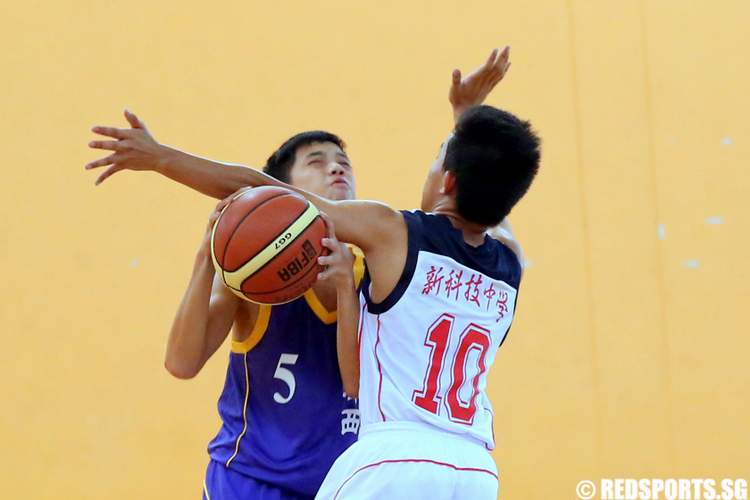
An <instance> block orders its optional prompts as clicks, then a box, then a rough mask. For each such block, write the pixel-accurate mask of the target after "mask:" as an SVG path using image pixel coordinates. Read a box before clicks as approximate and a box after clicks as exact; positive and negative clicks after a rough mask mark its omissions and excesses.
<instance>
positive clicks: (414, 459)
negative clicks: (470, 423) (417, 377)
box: [315, 422, 499, 500]
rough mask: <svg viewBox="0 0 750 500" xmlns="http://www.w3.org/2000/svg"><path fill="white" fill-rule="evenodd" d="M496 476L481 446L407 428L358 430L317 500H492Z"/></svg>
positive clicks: (416, 426)
mask: <svg viewBox="0 0 750 500" xmlns="http://www.w3.org/2000/svg"><path fill="white" fill-rule="evenodd" d="M498 487H499V483H498V473H497V467H496V466H495V462H494V460H492V457H491V456H490V453H489V452H488V451H487V448H486V447H485V446H484V444H483V443H481V442H479V441H476V440H474V439H472V438H468V437H465V436H458V435H455V434H450V433H448V432H444V431H440V430H437V429H435V428H433V427H427V426H423V425H421V424H417V423H412V422H383V423H377V424H371V425H368V426H366V427H363V428H362V429H361V430H360V434H359V441H357V442H356V443H354V444H353V445H352V446H351V447H349V449H348V450H346V451H345V452H344V453H343V454H342V455H341V456H340V457H339V458H338V459H337V460H336V462H334V464H333V467H331V470H330V471H329V472H328V475H327V476H326V478H325V480H324V481H323V485H322V486H321V487H320V491H318V494H317V495H316V497H315V498H316V499H317V500H333V499H335V500H345V499H350V500H354V499H356V500H368V499H373V500H376V499H377V500H383V499H388V500H390V499H399V498H404V499H408V500H419V499H428V500H451V499H456V500H465V499H471V500H485V499H486V500H496V499H497V493H498Z"/></svg>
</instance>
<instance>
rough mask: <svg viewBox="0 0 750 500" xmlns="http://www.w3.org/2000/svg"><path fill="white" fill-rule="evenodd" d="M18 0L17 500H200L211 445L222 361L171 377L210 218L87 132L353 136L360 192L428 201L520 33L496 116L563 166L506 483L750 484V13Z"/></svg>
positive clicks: (537, 274) (214, 145) (6, 83)
mask: <svg viewBox="0 0 750 500" xmlns="http://www.w3.org/2000/svg"><path fill="white" fill-rule="evenodd" d="M315 3H318V4H319V5H314V4H315ZM376 6H377V7H376ZM2 10H3V14H2V15H1V16H0V42H2V47H3V50H2V51H0V67H1V68H2V73H3V77H2V83H0V89H1V90H2V91H1V92H0V113H1V114H2V120H0V137H2V144H3V154H2V156H3V166H2V173H3V180H2V182H1V183H0V191H1V193H0V194H1V195H2V196H1V197H0V199H1V200H2V212H3V217H2V219H1V220H0V230H1V233H0V234H2V237H3V243H2V245H0V259H1V260H2V263H3V267H2V269H3V270H2V282H3V285H4V286H3V290H4V291H3V292H2V301H0V317H1V318H2V323H1V324H2V328H3V349H2V350H1V351H0V380H2V394H3V406H2V411H0V439H1V441H2V444H3V452H2V454H0V470H2V471H3V479H0V491H2V492H3V495H2V496H3V497H7V498H10V497H15V498H80V499H88V498H91V499H94V498H111V499H118V498H123V499H124V498H196V497H197V495H198V494H199V493H198V492H199V488H200V484H201V477H202V474H203V471H204V467H205V464H206V454H205V446H206V443H207V442H208V440H209V439H210V438H211V437H212V436H213V434H214V432H215V431H216V430H217V425H218V420H217V416H216V413H215V401H216V398H217V397H218V393H219V390H220V387H221V384H222V382H223V374H224V369H225V363H226V356H227V348H226V346H225V347H224V348H223V349H222V351H220V352H219V353H218V354H217V355H216V356H215V357H214V359H212V360H211V361H210V362H209V364H208V365H207V367H206V368H205V370H204V371H203V372H202V373H201V375H200V376H199V377H198V378H197V379H195V380H192V381H189V382H181V381H177V380H174V379H172V378H170V377H169V376H168V374H167V373H166V371H165V370H164V369H163V367H162V359H163V358H162V356H163V348H164V344H165V338H166V333H167V330H168V327H169V325H170V322H171V319H172V314H173V312H174V310H175V308H176V306H177V304H178V301H179V299H180V297H181V293H182V291H183V288H184V286H185V285H186V283H187V278H188V276H189V271H190V269H191V265H192V259H193V255H194V251H195V249H196V248H197V245H198V242H199V239H200V236H201V234H202V231H203V228H204V225H205V220H206V216H207V215H208V213H209V211H210V209H211V207H212V206H213V202H212V201H210V200H208V199H205V198H202V197H200V196H198V195H195V194H193V193H191V192H188V191H187V190H185V189H182V188H180V187H177V186H175V185H172V184H170V183H169V182H168V181H166V180H164V179H162V178H158V177H157V176H156V175H154V174H134V173H130V172H127V173H123V174H118V175H117V176H116V177H114V178H112V179H111V180H110V181H107V182H106V183H105V184H104V185H102V186H100V187H98V188H94V186H93V180H94V176H93V175H92V174H91V173H86V172H84V171H83V168H82V167H83V165H84V163H86V162H87V161H89V160H91V159H93V158H95V157H96V155H95V154H94V153H92V152H91V151H89V150H87V148H86V146H85V145H86V143H87V141H88V140H90V138H91V134H90V133H88V128H89V127H90V126H91V125H93V124H97V123H99V124H111V123H122V119H121V116H120V112H121V109H122V108H123V107H124V106H129V107H131V109H133V110H135V111H137V112H139V113H140V114H141V116H142V117H143V118H144V119H145V120H146V121H147V123H148V125H149V126H150V128H151V130H152V131H153V132H154V133H155V135H156V136H157V138H160V139H161V140H163V141H165V142H168V143H170V144H173V145H176V146H179V147H183V148H185V149H189V150H192V151H195V152H198V153H200V154H204V155H207V156H211V157H218V158H223V159H227V160H234V161H242V162H245V163H249V164H255V165H258V164H261V163H262V162H263V160H264V159H265V157H266V156H267V154H268V153H269V152H270V151H271V150H272V149H273V148H274V147H276V146H277V144H278V143H279V142H280V141H281V140H283V139H284V138H286V137H287V136H288V135H290V134H292V133H294V132H296V131H299V130H302V129H308V128H313V127H314V128H326V129H330V130H333V131H337V132H339V133H340V134H342V135H343V136H344V137H345V138H346V140H347V141H348V143H349V147H350V155H351V157H352V158H353V160H354V163H355V168H356V173H357V176H358V180H359V187H360V189H359V194H360V196H361V197H369V198H377V199H381V200H384V201H387V202H389V203H391V204H392V205H394V206H398V207H404V208H407V207H413V206H415V205H417V203H418V193H419V190H420V186H421V181H422V178H423V175H424V173H425V171H426V168H427V166H428V165H429V162H430V161H431V159H432V158H433V157H434V155H435V154H436V152H437V148H438V145H439V144H440V142H441V140H442V139H443V136H444V135H445V133H446V132H447V131H448V129H449V128H450V126H451V116H450V110H449V108H448V105H447V99H446V96H447V88H448V83H449V80H450V70H451V69H452V68H453V67H454V65H460V67H462V68H464V69H470V68H472V67H474V66H476V65H477V64H479V63H480V62H482V61H483V59H484V57H485V56H486V53H487V52H488V50H489V49H490V48H492V47H493V46H496V45H501V44H505V43H509V44H510V45H512V47H513V68H512V70H511V73H510V74H509V77H508V79H507V81H506V82H504V83H502V88H501V89H499V90H498V91H497V92H496V93H495V95H493V96H492V98H491V100H490V102H491V103H492V104H496V105H502V106H505V107H507V108H509V109H510V110H512V111H514V112H516V113H518V114H519V115H521V116H523V117H526V118H529V119H531V120H532V121H533V122H534V124H535V125H536V127H537V128H538V130H539V131H540V133H541V135H542V136H543V139H544V161H543V167H542V172H541V175H540V177H539V179H538V182H537V183H536V185H535V186H534V188H533V190H532V192H531V193H530V194H529V196H528V197H527V198H526V199H525V200H524V201H523V202H522V204H521V205H520V206H519V207H518V209H517V210H516V211H515V212H514V214H513V222H514V225H515V228H516V231H517V233H518V235H519V237H520V239H521V240H522V242H523V243H524V244H525V248H526V252H527V254H528V257H529V258H530V260H531V262H532V266H531V267H530V268H529V269H528V271H527V275H526V279H525V283H524V285H523V288H522V293H521V299H520V301H519V315H518V318H517V321H516V323H515V324H514V327H513V330H512V332H511V335H510V337H509V340H508V342H506V343H505V345H504V347H503V349H502V351H501V354H500V355H499V356H498V359H497V362H496V364H495V367H494V371H493V373H492V377H491V389H490V390H491V393H492V398H493V400H494V404H495V409H496V419H495V422H496V426H497V428H496V434H497V438H498V449H497V451H496V452H495V457H496V459H497V462H498V464H499V466H500V469H501V474H502V491H503V495H502V496H503V497H504V498H506V499H507V498H512V499H562V498H572V497H573V491H574V487H575V484H576V483H577V482H578V481H579V480H580V479H584V478H592V479H596V478H599V477H602V476H604V477H607V476H625V477H648V476H654V475H656V476H662V477H664V476H698V477H718V478H722V477H735V476H740V475H742V474H745V475H747V473H748V470H750V433H749V432H748V430H747V415H748V413H750V397H748V396H749V395H750V369H748V366H747V359H748V350H749V349H748V348H750V340H748V335H747V334H748V327H747V324H746V323H747V322H746V320H745V318H744V315H743V310H744V307H746V306H745V304H744V302H746V301H747V299H748V297H750V286H749V285H748V283H750V272H749V271H750V266H748V262H747V259H746V257H745V253H746V248H747V246H748V243H749V241H748V240H749V239H750V238H749V237H748V236H747V235H748V234H750V222H749V220H748V213H749V212H750V210H748V209H749V208H750V206H749V204H748V202H747V193H748V192H750V174H749V173H748V170H747V168H748V167H747V166H748V161H749V160H750V146H749V144H750V127H749V126H748V121H747V114H748V112H749V111H750V108H749V107H748V98H747V89H748V88H750V63H749V61H750V59H749V58H748V57H747V47H748V46H750V30H748V28H747V19H748V15H750V4H748V3H747V2H746V1H744V0H736V1H716V2H707V1H704V2H684V1H681V0H652V1H646V0H642V1H640V2H638V1H629V0H626V1H609V0H603V1H593V0H590V1H573V0H568V1H563V0H539V1H535V2H512V3H511V2H489V1H487V2H473V1H468V0H467V1H462V2H447V1H446V2H428V1H420V2H417V1H406V2H391V1H383V2H370V3H369V6H367V7H365V6H364V2H352V1H343V0H339V1H331V2H299V3H291V2H256V1H252V2H248V1H243V2H239V1H237V2H196V1H192V0H191V1H183V2H172V3H156V2H145V1H141V0H136V1H133V2H124V3H123V2H118V3H112V2H93V1H82V0H80V1H53V2H36V1H33V2H16V3H14V4H13V5H12V8H10V6H7V5H6V6H5V8H3V9H2ZM711 217H714V218H716V217H720V219H708V220H707V218H711ZM717 220H718V221H721V222H722V223H721V224H711V223H709V222H711V221H713V222H716V221H717ZM660 225H662V226H661V227H662V228H663V233H662V234H663V239H659V237H658V235H659V232H658V228H659V226H660Z"/></svg>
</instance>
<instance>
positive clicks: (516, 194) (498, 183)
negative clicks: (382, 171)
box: [443, 106, 540, 226]
mask: <svg viewBox="0 0 750 500" xmlns="http://www.w3.org/2000/svg"><path fill="white" fill-rule="evenodd" d="M539 158H540V140H539V137H538V136H537V135H536V133H534V131H533V130H532V128H531V125H530V124H529V122H527V121H523V120H520V119H519V118H517V117H516V116H514V115H513V114H511V113H508V112H507V111H503V110H500V109H497V108H493V107H492V106H477V107H474V108H471V109H470V110H468V111H466V112H465V113H464V114H463V115H462V116H461V118H459V120H458V123H456V128H455V130H454V133H453V137H452V138H451V140H450V142H449V143H448V148H447V150H446V153H445V161H444V162H443V169H444V170H448V171H451V172H454V173H455V176H456V210H457V211H458V213H459V215H461V217H463V218H465V219H466V220H468V221H470V222H474V223H478V224H482V225H486V226H494V225H496V224H498V223H500V222H501V221H502V220H503V219H504V218H505V216H506V215H508V214H509V213H510V211H511V209H512V208H513V206H514V205H515V204H516V203H517V202H518V200H520V199H521V198H522V197H523V195H524V194H526V191H528V189H529V186H531V181H533V180H534V177H535V176H536V173H537V171H538V170H539Z"/></svg>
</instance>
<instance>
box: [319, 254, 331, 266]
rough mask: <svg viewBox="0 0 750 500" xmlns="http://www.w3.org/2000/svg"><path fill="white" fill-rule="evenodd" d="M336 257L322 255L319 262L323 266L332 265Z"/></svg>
mask: <svg viewBox="0 0 750 500" xmlns="http://www.w3.org/2000/svg"><path fill="white" fill-rule="evenodd" d="M333 259H334V257H331V256H330V255H321V256H320V257H318V264H320V265H321V266H330V265H331V263H332V261H333Z"/></svg>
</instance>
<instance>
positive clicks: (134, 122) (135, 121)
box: [123, 109, 146, 129]
mask: <svg viewBox="0 0 750 500" xmlns="http://www.w3.org/2000/svg"><path fill="white" fill-rule="evenodd" d="M123 114H124V115H125V119H126V120H127V121H128V123H129V124H130V126H131V127H133V128H142V129H145V128H146V125H144V123H143V122H142V121H141V120H140V118H138V117H137V116H136V115H135V113H133V112H132V111H130V110H129V109H126V110H125V111H124V112H123Z"/></svg>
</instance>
